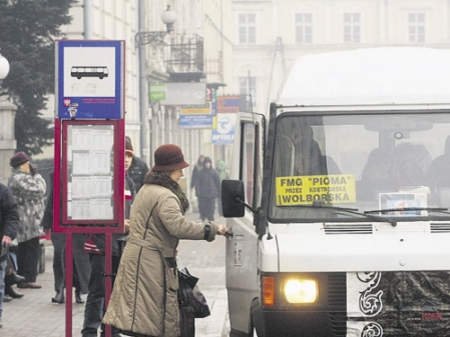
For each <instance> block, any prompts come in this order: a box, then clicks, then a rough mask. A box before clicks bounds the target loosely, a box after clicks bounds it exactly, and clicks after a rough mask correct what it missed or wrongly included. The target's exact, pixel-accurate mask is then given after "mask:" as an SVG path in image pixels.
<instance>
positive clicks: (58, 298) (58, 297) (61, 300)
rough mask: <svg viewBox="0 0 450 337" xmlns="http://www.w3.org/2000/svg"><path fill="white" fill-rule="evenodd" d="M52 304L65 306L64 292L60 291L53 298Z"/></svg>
mask: <svg viewBox="0 0 450 337" xmlns="http://www.w3.org/2000/svg"><path fill="white" fill-rule="evenodd" d="M52 303H58V304H63V303H64V291H63V290H61V291H58V292H57V293H56V295H55V297H52Z"/></svg>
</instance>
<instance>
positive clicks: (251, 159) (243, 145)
mask: <svg viewBox="0 0 450 337" xmlns="http://www.w3.org/2000/svg"><path fill="white" fill-rule="evenodd" d="M246 115H247V114H246ZM237 141H238V144H236V145H237V146H238V148H239V150H238V152H239V167H238V170H239V180H241V181H242V182H243V183H244V191H245V202H246V203H247V204H248V205H250V206H251V207H252V208H253V209H256V208H257V207H259V206H260V203H261V186H262V159H263V153H262V152H263V147H264V146H263V144H264V117H263V116H260V115H256V114H253V115H252V116H251V118H243V119H242V120H241V121H240V132H239V138H238V139H237ZM253 219H254V215H253V213H252V212H251V211H250V210H248V209H246V212H245V215H244V217H242V218H232V219H229V220H228V221H229V224H230V225H231V227H232V230H233V233H234V236H233V237H232V238H231V239H229V240H227V247H226V256H227V258H226V283H227V290H228V307H229V315H230V323H231V333H230V336H239V334H238V332H240V333H241V334H240V335H242V332H244V333H248V332H249V330H250V326H251V322H250V308H251V304H252V301H253V299H254V298H256V297H258V296H259V286H258V276H257V265H258V264H257V241H258V236H257V234H256V232H255V227H254V223H253Z"/></svg>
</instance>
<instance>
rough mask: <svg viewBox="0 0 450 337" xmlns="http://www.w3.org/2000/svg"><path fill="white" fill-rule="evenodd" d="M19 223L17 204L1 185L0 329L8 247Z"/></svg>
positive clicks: (0, 325)
mask: <svg viewBox="0 0 450 337" xmlns="http://www.w3.org/2000/svg"><path fill="white" fill-rule="evenodd" d="M18 221H19V214H18V212H17V204H16V202H15V200H14V197H13V196H12V194H11V192H10V191H9V190H8V188H7V187H6V186H5V185H3V184H1V183H0V241H1V252H0V328H1V327H2V313H3V296H4V292H5V283H4V280H5V269H6V257H7V247H9V246H10V245H11V242H12V240H13V239H14V238H15V237H16V230H17V225H18Z"/></svg>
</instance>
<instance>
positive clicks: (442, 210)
mask: <svg viewBox="0 0 450 337" xmlns="http://www.w3.org/2000/svg"><path fill="white" fill-rule="evenodd" d="M411 211H429V212H436V213H444V214H450V212H446V211H448V208H445V207H398V208H382V209H374V210H370V211H364V214H372V213H390V212H411Z"/></svg>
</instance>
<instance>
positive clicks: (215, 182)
mask: <svg viewBox="0 0 450 337" xmlns="http://www.w3.org/2000/svg"><path fill="white" fill-rule="evenodd" d="M196 186H197V190H196V192H197V197H199V198H217V197H218V196H219V193H220V178H219V174H218V173H217V171H216V170H215V169H213V168H203V169H201V170H200V171H199V172H198V173H197V185H196Z"/></svg>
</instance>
